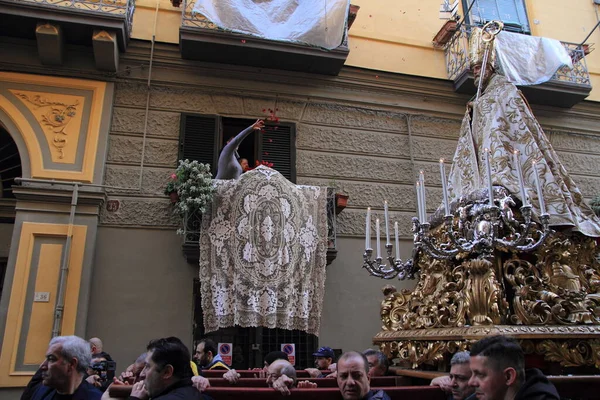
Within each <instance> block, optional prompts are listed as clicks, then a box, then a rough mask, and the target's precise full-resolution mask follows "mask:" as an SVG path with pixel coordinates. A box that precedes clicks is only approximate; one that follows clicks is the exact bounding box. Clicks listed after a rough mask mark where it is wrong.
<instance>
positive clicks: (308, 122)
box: [101, 81, 600, 240]
mask: <svg viewBox="0 0 600 400" xmlns="http://www.w3.org/2000/svg"><path fill="white" fill-rule="evenodd" d="M245 84H246V83H245V82H243V81H239V89H238V90H237V91H235V92H232V91H231V89H230V90H229V92H230V93H218V92H215V90H214V89H210V90H205V89H204V88H202V87H189V86H188V87H183V86H175V85H172V86H169V85H155V86H152V89H151V91H150V100H149V105H150V106H149V112H148V121H147V134H146V146H145V155H144V173H143V177H142V182H141V187H139V188H138V186H139V171H140V161H141V156H142V142H143V140H142V136H143V132H144V125H145V122H144V120H145V115H146V111H145V106H146V96H147V91H146V86H145V85H144V84H138V83H118V84H117V86H116V94H115V104H114V113H113V120H112V127H111V134H110V140H109V151H108V158H107V167H106V171H105V184H107V185H112V186H120V187H125V188H132V189H129V190H125V189H123V190H121V189H110V190H108V192H109V197H110V198H116V199H119V200H121V207H120V209H119V210H118V211H117V212H107V211H106V210H103V213H102V216H101V224H103V225H107V226H137V227H162V228H174V227H175V226H176V225H177V223H178V221H177V219H176V218H174V217H173V216H172V215H171V212H170V209H171V206H170V204H169V202H168V200H167V199H166V197H165V196H164V195H163V194H162V191H163V188H164V185H165V183H166V182H167V180H168V179H169V176H170V174H171V173H172V171H173V169H174V168H175V167H176V165H177V154H178V144H179V130H180V125H179V124H180V113H181V112H191V113H198V114H209V115H221V116H227V117H237V118H248V119H253V118H258V117H264V116H265V113H264V111H263V110H265V109H268V108H272V109H274V108H277V109H278V112H277V115H278V116H279V118H280V119H281V121H286V122H293V123H295V124H296V133H297V139H296V145H297V155H296V167H297V181H298V183H300V184H310V185H322V186H326V185H329V186H332V185H333V186H336V187H337V188H338V190H340V191H344V192H346V193H347V194H348V195H349V196H350V201H349V207H348V208H347V209H346V211H344V212H343V213H342V214H341V215H340V216H339V219H338V235H339V236H341V237H344V236H361V235H362V234H363V233H364V219H365V210H366V208H367V207H369V206H370V207H372V208H373V209H374V212H375V213H376V214H377V215H378V214H381V213H382V207H383V201H384V200H388V202H389V204H390V211H391V213H392V220H397V221H399V226H400V231H401V235H402V237H403V239H406V240H409V239H411V233H410V229H411V225H410V219H411V217H412V216H413V215H415V213H416V211H415V210H416V200H415V194H414V182H415V179H416V176H417V173H418V171H419V170H424V171H425V174H426V180H427V208H428V212H432V211H434V209H435V208H436V206H437V205H439V204H440V203H441V201H442V193H441V182H440V174H439V165H438V161H439V159H440V158H444V159H446V160H451V159H452V157H453V154H454V150H455V148H456V141H457V137H458V133H459V129H460V123H461V119H462V110H463V108H462V107H456V112H455V113H453V114H449V113H447V112H446V113H445V114H441V113H436V112H431V111H425V110H419V109H418V104H416V105H415V108H413V109H401V108H399V107H393V106H390V105H376V104H373V103H372V102H371V103H368V104H367V103H361V102H360V101H354V102H349V101H340V100H336V99H334V98H333V97H332V98H331V99H327V98H325V99H324V98H319V99H314V100H313V99H310V98H308V97H304V96H300V95H297V96H293V95H289V94H288V95H285V96H281V97H280V93H272V94H271V95H270V96H266V95H263V96H257V95H255V94H254V93H252V92H251V91H250V90H245V89H244V85H245ZM290 90H292V91H293V88H291V89H290ZM458 100H460V99H458ZM432 108H433V109H435V107H430V108H429V109H432ZM565 112H567V111H565ZM563 119H565V120H566V118H563V116H562V115H561V112H560V111H559V110H557V112H556V113H555V116H554V118H552V117H550V118H549V117H547V116H546V117H545V118H544V122H545V123H546V124H547V125H548V126H550V127H548V128H547V129H546V131H547V134H548V136H549V137H550V139H551V141H552V143H553V145H554V146H555V149H556V151H557V153H558V154H559V156H560V158H561V160H562V162H563V163H564V165H565V167H566V168H567V170H568V171H569V172H570V173H571V174H572V176H573V178H574V179H575V181H576V182H577V183H578V185H579V186H580V188H581V190H582V192H583V194H584V196H585V197H586V199H588V200H589V199H591V198H592V197H593V196H594V195H596V194H598V193H600V131H599V132H589V131H585V130H583V129H580V130H578V129H577V127H576V126H570V127H568V129H565V127H564V126H563V125H565V123H564V122H563ZM568 121H569V123H570V124H572V121H573V120H572V119H568ZM556 126H559V127H561V128H555V127H556ZM449 167H450V165H449V164H448V168H449ZM138 189H139V190H138Z"/></svg>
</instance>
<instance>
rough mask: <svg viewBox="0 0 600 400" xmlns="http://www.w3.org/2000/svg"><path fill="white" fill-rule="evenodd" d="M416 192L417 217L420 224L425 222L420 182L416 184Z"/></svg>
mask: <svg viewBox="0 0 600 400" xmlns="http://www.w3.org/2000/svg"><path fill="white" fill-rule="evenodd" d="M415 190H416V191H417V217H418V218H419V221H420V222H423V215H422V211H421V209H422V208H423V204H421V184H420V183H419V181H417V183H415Z"/></svg>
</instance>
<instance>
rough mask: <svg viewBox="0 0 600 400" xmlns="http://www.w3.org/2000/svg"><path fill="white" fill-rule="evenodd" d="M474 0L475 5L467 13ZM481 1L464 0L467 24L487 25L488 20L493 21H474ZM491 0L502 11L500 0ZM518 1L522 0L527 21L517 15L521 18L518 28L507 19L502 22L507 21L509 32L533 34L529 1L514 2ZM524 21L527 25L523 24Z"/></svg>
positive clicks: (514, 0)
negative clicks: (508, 22)
mask: <svg viewBox="0 0 600 400" xmlns="http://www.w3.org/2000/svg"><path fill="white" fill-rule="evenodd" d="M472 1H473V2H474V4H473V7H472V8H471V10H470V11H469V13H467V10H468V9H469V6H470V5H471V2H472ZM479 1H480V0H462V6H463V12H464V13H465V22H466V24H467V25H472V26H479V27H481V26H483V25H485V24H486V23H487V22H489V21H491V20H487V19H486V20H484V21H483V22H474V21H473V15H474V14H475V10H476V7H478V3H479ZM489 1H493V2H494V3H495V4H496V7H497V9H498V11H500V7H499V5H498V0H489ZM517 1H520V2H521V4H522V5H523V11H524V12H525V21H521V20H520V18H519V17H518V16H517V17H518V19H519V24H520V28H517V27H516V26H514V25H513V24H507V23H506V21H504V20H501V21H502V22H504V23H505V25H504V30H506V31H508V32H515V33H521V34H524V35H531V24H530V23H529V13H528V12H527V2H526V1H525V0H513V2H515V3H516V2H517ZM524 23H525V24H526V25H523V24H524Z"/></svg>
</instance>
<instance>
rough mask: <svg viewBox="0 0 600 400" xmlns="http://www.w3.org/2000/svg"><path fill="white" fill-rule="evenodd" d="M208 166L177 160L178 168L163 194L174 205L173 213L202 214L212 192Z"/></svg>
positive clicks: (182, 215)
mask: <svg viewBox="0 0 600 400" xmlns="http://www.w3.org/2000/svg"><path fill="white" fill-rule="evenodd" d="M212 183H213V179H212V175H211V173H210V165H208V164H202V163H199V162H198V161H190V160H179V166H178V167H177V169H176V170H175V173H174V174H172V175H171V178H170V180H169V182H167V186H166V187H165V194H166V195H168V196H170V197H171V201H172V202H173V203H174V212H175V213H177V214H178V215H179V216H180V217H182V218H184V217H185V216H186V215H190V214H195V213H203V212H204V211H205V208H206V205H207V204H208V202H209V201H210V200H211V198H212V194H213V192H214V186H213V184H212Z"/></svg>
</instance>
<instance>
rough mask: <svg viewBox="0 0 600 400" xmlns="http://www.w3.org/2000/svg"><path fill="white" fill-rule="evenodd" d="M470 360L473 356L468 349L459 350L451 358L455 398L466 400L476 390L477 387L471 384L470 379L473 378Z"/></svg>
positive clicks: (456, 399)
mask: <svg viewBox="0 0 600 400" xmlns="http://www.w3.org/2000/svg"><path fill="white" fill-rule="evenodd" d="M470 360H471V356H470V355H469V352H468V351H459V352H458V353H456V354H454V356H452V359H451V360H450V380H451V382H452V383H451V385H452V398H453V399H454V400H465V399H466V398H467V397H469V396H470V395H472V394H473V392H475V389H474V388H473V387H472V386H469V379H470V378H471V367H470Z"/></svg>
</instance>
